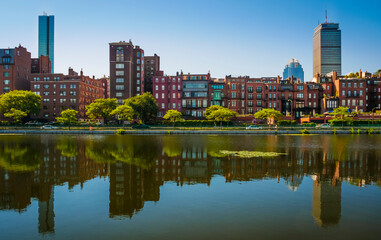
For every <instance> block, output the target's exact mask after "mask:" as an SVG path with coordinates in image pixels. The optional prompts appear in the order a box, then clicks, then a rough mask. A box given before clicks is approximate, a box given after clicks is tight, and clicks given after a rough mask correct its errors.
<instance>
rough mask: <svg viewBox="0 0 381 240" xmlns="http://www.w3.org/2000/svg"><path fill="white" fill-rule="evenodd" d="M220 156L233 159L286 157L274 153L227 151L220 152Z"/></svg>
mask: <svg viewBox="0 0 381 240" xmlns="http://www.w3.org/2000/svg"><path fill="white" fill-rule="evenodd" d="M220 154H222V155H224V156H235V157H240V158H254V157H278V156H281V155H286V153H276V152H259V151H227V150H221V151H220Z"/></svg>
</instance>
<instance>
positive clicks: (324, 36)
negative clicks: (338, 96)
mask: <svg viewBox="0 0 381 240" xmlns="http://www.w3.org/2000/svg"><path fill="white" fill-rule="evenodd" d="M313 64H314V65H313V75H315V74H316V73H319V74H321V75H326V74H327V73H330V72H333V71H336V72H337V74H338V75H339V76H340V75H341V30H340V29H339V24H338V23H327V22H325V23H322V24H319V26H317V27H316V28H315V34H314V36H313Z"/></svg>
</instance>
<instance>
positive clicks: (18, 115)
mask: <svg viewBox="0 0 381 240" xmlns="http://www.w3.org/2000/svg"><path fill="white" fill-rule="evenodd" d="M26 116H28V114H27V113H26V112H24V111H21V110H17V109H15V108H11V110H10V111H9V112H6V113H4V117H6V118H12V119H13V120H14V121H15V122H16V123H19V122H21V120H22V119H23V118H25V117H26Z"/></svg>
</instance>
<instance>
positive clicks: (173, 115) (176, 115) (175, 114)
mask: <svg viewBox="0 0 381 240" xmlns="http://www.w3.org/2000/svg"><path fill="white" fill-rule="evenodd" d="M182 115H183V114H182V113H181V112H179V111H177V110H168V111H167V112H166V113H165V115H164V117H163V118H164V119H167V120H168V119H169V121H170V122H171V123H172V124H173V127H175V122H176V121H178V120H180V119H181V116H182Z"/></svg>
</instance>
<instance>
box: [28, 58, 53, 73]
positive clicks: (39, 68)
mask: <svg viewBox="0 0 381 240" xmlns="http://www.w3.org/2000/svg"><path fill="white" fill-rule="evenodd" d="M31 60H32V65H31V73H51V72H52V70H51V67H52V65H51V63H50V59H49V57H48V56H44V55H41V56H40V57H39V58H32V59H31Z"/></svg>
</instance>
